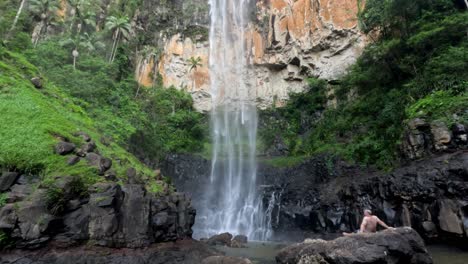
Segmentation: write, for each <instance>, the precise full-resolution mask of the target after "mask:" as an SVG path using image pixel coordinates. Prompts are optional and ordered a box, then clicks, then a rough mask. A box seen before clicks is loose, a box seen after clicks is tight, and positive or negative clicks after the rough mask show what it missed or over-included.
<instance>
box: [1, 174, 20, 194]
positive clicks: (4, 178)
mask: <svg viewBox="0 0 468 264" xmlns="http://www.w3.org/2000/svg"><path fill="white" fill-rule="evenodd" d="M18 176H19V174H18V173H17V172H9V171H4V172H2V174H1V176H0V191H1V192H4V191H6V190H8V189H10V187H11V186H12V185H13V183H15V181H16V179H17V178H18Z"/></svg>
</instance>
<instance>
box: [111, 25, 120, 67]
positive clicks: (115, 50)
mask: <svg viewBox="0 0 468 264" xmlns="http://www.w3.org/2000/svg"><path fill="white" fill-rule="evenodd" d="M119 40H120V30H119V31H117V38H116V42H115V48H114V55H113V56H112V61H111V62H114V59H115V55H116V54H117V48H118V47H119Z"/></svg>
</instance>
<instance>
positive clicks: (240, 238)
mask: <svg viewBox="0 0 468 264" xmlns="http://www.w3.org/2000/svg"><path fill="white" fill-rule="evenodd" d="M232 241H237V242H239V243H241V244H247V242H248V238H247V236H244V235H237V236H235V237H234V238H233V239H232Z"/></svg>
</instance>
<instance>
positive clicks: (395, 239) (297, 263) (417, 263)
mask: <svg viewBox="0 0 468 264" xmlns="http://www.w3.org/2000/svg"><path fill="white" fill-rule="evenodd" d="M276 261H277V263H280V264H318V263H320V264H352V263H353V264H354V263H360V264H366V263H369V264H371V263H394V264H406V263H414V264H431V263H433V262H432V259H431V257H430V256H429V254H428V252H427V250H426V248H425V246H424V241H423V240H422V239H421V237H420V236H419V235H418V233H416V232H415V231H414V230H413V229H411V228H409V227H405V228H398V229H393V230H385V231H382V232H378V233H375V234H354V235H351V236H347V237H341V238H338V239H335V240H333V241H325V240H321V239H317V240H308V241H306V242H305V243H298V244H294V245H291V246H289V247H286V248H284V249H282V250H281V251H280V252H279V253H278V255H277V257H276Z"/></svg>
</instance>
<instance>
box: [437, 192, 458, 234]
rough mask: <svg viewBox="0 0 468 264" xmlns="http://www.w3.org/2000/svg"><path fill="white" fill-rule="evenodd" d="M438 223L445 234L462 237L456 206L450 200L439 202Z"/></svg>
mask: <svg viewBox="0 0 468 264" xmlns="http://www.w3.org/2000/svg"><path fill="white" fill-rule="evenodd" d="M439 206H440V212H439V217H438V219H439V223H440V228H441V229H442V230H444V231H445V232H449V233H454V234H458V235H463V233H464V230H463V225H462V221H461V219H460V218H459V217H458V214H457V212H458V206H457V204H456V203H455V202H454V201H452V200H448V199H445V200H441V201H440V202H439Z"/></svg>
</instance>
